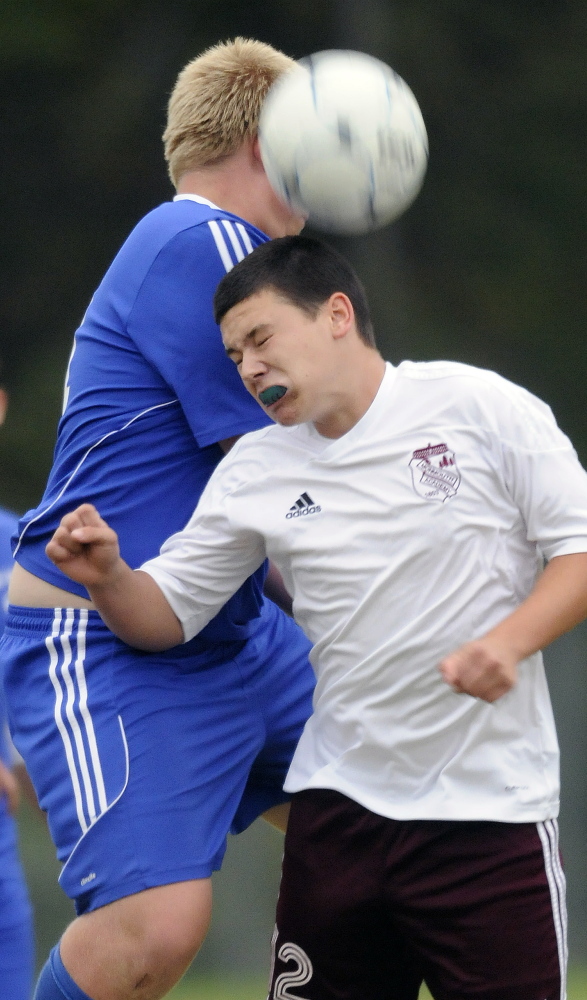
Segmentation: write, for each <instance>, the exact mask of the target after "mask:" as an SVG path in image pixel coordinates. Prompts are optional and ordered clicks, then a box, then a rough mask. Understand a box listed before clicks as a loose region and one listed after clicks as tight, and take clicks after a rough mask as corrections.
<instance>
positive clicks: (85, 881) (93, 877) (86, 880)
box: [80, 872, 96, 885]
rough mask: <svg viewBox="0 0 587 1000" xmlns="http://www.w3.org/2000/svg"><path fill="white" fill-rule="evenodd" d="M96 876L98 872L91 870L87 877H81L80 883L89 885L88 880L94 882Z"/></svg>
mask: <svg viewBox="0 0 587 1000" xmlns="http://www.w3.org/2000/svg"><path fill="white" fill-rule="evenodd" d="M95 878H96V872H90V874H89V875H86V877H85V878H82V879H80V885H87V884H88V882H93V881H94V879H95Z"/></svg>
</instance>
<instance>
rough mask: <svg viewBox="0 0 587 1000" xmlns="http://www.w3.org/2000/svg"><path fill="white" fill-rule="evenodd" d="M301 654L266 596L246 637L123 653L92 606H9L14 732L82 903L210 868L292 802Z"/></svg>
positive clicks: (298, 639) (306, 700) (68, 883)
mask: <svg viewBox="0 0 587 1000" xmlns="http://www.w3.org/2000/svg"><path fill="white" fill-rule="evenodd" d="M309 649H310V644H309V642H308V640H307V639H306V637H305V636H304V635H303V633H302V632H301V630H300V629H299V628H298V626H297V625H295V623H294V622H293V621H292V620H291V619H290V618H288V617H287V615H285V614H284V613H283V612H281V611H280V610H279V609H278V608H276V607H275V605H273V604H271V603H270V602H266V606H265V609H264V611H263V614H262V616H261V618H260V619H259V620H258V623H256V627H255V630H254V632H253V634H252V635H251V637H250V638H249V639H247V640H246V641H245V642H230V643H217V644H214V645H210V644H209V643H207V644H206V643H204V642H202V641H201V640H200V641H198V637H197V636H196V638H195V639H193V640H192V641H191V642H190V643H186V644H185V645H184V646H176V647H175V648H174V649H172V650H168V651H167V652H164V653H142V652H140V651H138V650H134V649H130V648H129V647H128V646H126V645H125V644H124V643H122V642H120V641H119V640H118V639H117V638H116V637H115V636H113V635H112V633H111V632H110V631H109V630H108V629H107V628H106V627H105V625H104V624H103V622H102V620H101V619H100V616H99V615H98V613H97V612H96V611H86V610H80V609H55V610H54V609H52V608H47V609H45V608H10V609H9V615H8V621H7V624H6V629H5V633H4V637H3V639H2V643H1V653H0V656H1V658H2V661H3V662H4V665H5V685H6V699H7V707H8V717H9V723H10V728H11V730H12V735H13V740H14V743H15V745H16V747H17V749H18V750H19V751H20V753H21V754H22V756H23V757H24V760H25V763H26V765H27V769H28V772H29V774H30V776H31V779H32V781H33V784H34V786H35V789H36V792H37V795H38V798H39V802H40V805H41V807H42V808H43V809H45V810H46V811H47V814H48V821H49V828H50V831H51V836H52V837H53V841H54V843H55V846H56V848H57V855H58V857H59V859H60V860H61V861H62V862H63V863H64V867H63V870H62V873H61V876H60V879H59V881H60V884H61V886H62V888H63V889H64V891H65V892H66V893H67V895H68V896H70V897H71V898H72V899H73V900H74V902H75V905H76V909H77V912H78V913H84V912H86V911H89V910H93V909H96V908H97V907H99V906H104V905H105V904H106V903H110V902H112V901H113V900H116V899H120V898H121V897H123V896H128V895H131V894H132V893H136V892H140V891H141V890H143V889H148V888H151V887H153V886H157V885H166V884H170V883H172V882H181V881H185V880H188V879H197V878H206V877H208V876H209V875H210V874H211V873H212V871H214V870H215V869H218V868H219V867H220V865H221V863H222V858H223V856H224V852H225V850H226V835H227V833H228V832H229V831H230V832H233V833H238V832H240V831H241V830H244V829H245V828H246V827H247V826H248V825H249V824H250V823H251V822H252V821H253V820H254V819H255V818H256V817H257V816H258V815H259V814H260V813H262V812H264V811H265V810H266V809H268V808H269V807H270V806H272V805H275V804H277V803H279V802H283V801H286V800H287V799H288V796H287V795H286V794H285V793H284V792H283V790H282V788H283V781H284V778H285V774H286V772H287V769H288V767H289V763H290V760H291V757H292V755H293V752H294V749H295V747H296V744H297V741H298V739H299V737H300V734H301V732H302V729H303V727H304V723H305V721H306V719H307V718H308V716H309V714H310V712H311V698H312V692H313V687H314V675H313V672H312V668H311V666H310V664H309V661H308V652H309Z"/></svg>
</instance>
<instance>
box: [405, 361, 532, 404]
mask: <svg viewBox="0 0 587 1000" xmlns="http://www.w3.org/2000/svg"><path fill="white" fill-rule="evenodd" d="M397 374H398V376H399V378H400V379H404V380H406V381H408V382H411V383H417V384H420V385H426V384H427V385H429V386H430V387H431V391H432V392H439V393H450V394H451V395H452V396H453V397H455V398H456V399H462V400H464V401H466V400H467V399H477V400H479V399H495V400H507V401H508V402H509V403H511V405H512V406H514V407H521V408H522V409H523V408H526V407H528V406H531V407H532V408H536V407H537V408H538V409H543V410H545V411H550V408H549V407H548V405H547V404H546V403H544V402H543V401H542V400H541V399H539V398H538V397H537V396H534V395H533V394H532V393H531V392H529V391H528V389H524V388H523V386H521V385H516V384H515V383H514V382H510V381H509V380H508V379H506V378H504V377H503V375H498V373H497V372H494V371H490V370H489V369H486V368H475V367H474V366H473V365H464V364H461V363H459V362H457V361H403V362H402V363H401V364H400V365H399V366H398V368H397ZM423 391H426V390H425V389H424V390H423Z"/></svg>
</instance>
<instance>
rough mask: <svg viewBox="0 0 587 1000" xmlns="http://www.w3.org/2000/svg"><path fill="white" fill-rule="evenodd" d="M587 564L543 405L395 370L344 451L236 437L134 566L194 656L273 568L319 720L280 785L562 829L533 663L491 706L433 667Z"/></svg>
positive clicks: (519, 393)
mask: <svg viewBox="0 0 587 1000" xmlns="http://www.w3.org/2000/svg"><path fill="white" fill-rule="evenodd" d="M586 551H587V474H586V473H585V471H584V470H583V469H582V468H581V466H580V464H579V462H578V459H577V456H576V454H575V452H574V450H573V447H572V445H571V443H570V441H569V440H568V438H567V437H566V436H565V435H564V434H563V433H562V432H561V431H560V430H559V428H558V427H557V425H556V423H555V420H554V418H553V416H552V413H551V411H550V409H549V408H548V406H546V404H544V403H542V402H541V401H540V400H538V399H536V397H534V396H532V395H531V394H530V393H529V392H527V391H526V390H524V389H522V388H519V387H518V386H514V385H512V384H511V383H509V382H507V381H506V380H505V379H502V378H500V377H499V376H498V375H495V374H494V373H492V372H486V371H481V370H479V369H475V368H471V367H468V366H465V365H459V364H453V363H449V362H435V363H429V364H414V363H411V362H404V363H403V364H401V365H400V366H399V367H398V368H393V367H392V366H391V365H388V366H387V368H386V373H385V377H384V379H383V382H382V384H381V387H380V389H379V392H378V394H377V396H376V397H375V399H374V401H373V403H372V405H371V406H370V408H369V410H368V411H367V412H366V413H365V415H364V416H363V417H362V419H361V420H360V421H359V422H358V423H357V424H356V425H355V426H354V427H353V428H352V429H351V430H350V431H349V432H348V433H347V434H345V435H344V436H343V437H341V438H339V439H337V440H329V439H326V438H323V437H321V436H320V435H319V434H318V433H317V432H316V430H315V429H314V427H313V426H312V425H310V424H303V425H300V426H297V427H290V428H283V427H280V426H271V427H268V428H264V429H263V430H260V431H256V432H254V433H252V434H248V435H246V436H244V437H243V438H242V439H241V440H240V441H239V442H238V444H237V445H236V446H235V447H234V448H233V450H232V451H231V452H230V453H229V455H227V457H226V458H224V459H223V461H222V462H221V464H220V465H219V466H218V468H217V470H216V471H215V472H214V474H213V476H212V478H211V480H210V482H209V484H208V486H207V488H206V490H205V492H204V494H203V496H202V499H201V501H200V504H199V505H198V508H197V510H196V512H195V513H194V516H193V517H192V519H191V520H190V522H189V523H188V525H187V527H186V529H185V530H184V531H183V532H181V533H179V534H177V535H175V536H173V537H172V538H171V539H170V540H169V541H168V542H167V543H166V544H165V545H164V547H163V549H162V551H161V555H160V556H159V557H158V558H156V559H154V560H151V561H150V562H149V563H146V564H145V565H144V566H143V567H142V568H143V569H145V570H146V571H147V572H148V573H150V574H151V575H152V576H153V578H154V579H155V580H156V582H157V583H158V584H159V586H160V587H161V589H162V591H163V592H164V594H165V596H166V597H167V599H168V601H169V603H170V604H171V606H172V608H173V609H174V611H175V613H176V614H177V616H178V618H179V619H180V621H181V623H182V625H183V628H184V632H185V637H186V639H189V638H190V637H191V636H193V635H194V634H195V633H197V632H198V631H199V630H200V629H201V628H202V627H203V626H204V625H205V623H206V622H207V621H208V620H209V619H210V618H211V617H212V616H213V615H214V614H215V613H216V612H217V610H218V608H219V607H221V605H222V604H223V603H224V601H225V600H226V599H227V598H228V597H229V595H230V594H232V593H233V591H234V590H235V589H236V588H237V587H238V586H239V584H240V583H241V582H242V581H243V580H244V579H246V577H248V576H249V575H250V574H251V573H252V572H253V570H254V569H255V568H256V567H257V566H258V565H259V564H260V563H261V561H262V560H263V559H264V558H265V556H269V558H270V559H272V560H273V561H274V562H275V564H276V565H277V566H278V568H279V569H280V570H281V573H282V574H283V578H284V581H285V584H286V586H287V588H288V590H289V591H290V593H291V594H292V596H293V599H294V613H295V618H296V620H297V621H298V622H299V623H300V625H301V626H302V627H303V629H304V630H305V632H306V633H307V635H308V636H309V638H310V639H311V641H312V642H313V643H314V649H313V653H312V662H313V665H314V668H315V671H316V674H317V687H316V693H315V699H314V713H313V715H312V717H311V718H310V720H309V721H308V723H307V725H306V728H305V731H304V733H303V735H302V738H301V740H300V743H299V746H298V749H297V752H296V754H295V757H294V760H293V762H292V765H291V768H290V771H289V775H288V778H287V782H286V785H285V787H286V789H287V790H288V791H289V792H295V791H299V790H300V789H304V788H332V789H336V790H338V791H340V792H342V793H343V794H345V795H347V796H349V797H351V798H352V799H355V800H356V801H357V802H359V803H360V804H361V805H363V806H365V807H366V808H368V809H370V810H372V811H373V812H376V813H379V814H380V815H383V816H388V817H391V818H394V819H461V820H465V819H469V820H473V819H484V820H498V821H504V822H538V821H541V820H545V819H549V818H552V817H554V816H556V814H557V811H558V791H559V777H558V746H557V739H556V732H555V726H554V721H553V716H552V710H551V705H550V699H549V695H548V690H547V685H546V680H545V676H544V670H543V665H542V658H541V655H540V654H536V655H534V656H532V657H530V658H529V659H527V660H525V661H524V662H522V663H521V664H520V665H519V680H518V683H517V684H516V686H515V687H514V688H513V690H511V691H510V692H509V693H508V694H506V695H504V696H503V697H502V698H500V699H499V700H498V701H497V702H495V703H493V704H488V703H487V702H485V701H482V700H479V699H476V698H472V697H470V696H468V695H462V694H456V693H454V692H453V691H452V689H451V688H450V687H449V686H448V685H447V684H446V683H445V682H444V681H443V680H442V677H441V675H440V673H439V671H438V664H439V662H440V660H441V659H442V658H443V657H444V656H445V655H447V654H448V653H450V652H452V651H453V650H455V649H456V648H458V647H459V646H460V645H462V644H463V643H465V642H467V641H469V640H470V639H473V638H475V637H479V636H481V635H483V634H484V633H485V632H487V630H488V629H490V628H492V627H493V626H495V625H496V624H497V623H498V622H500V621H501V620H502V619H503V618H505V617H506V616H507V615H508V614H510V613H511V612H512V611H513V610H514V609H515V608H516V607H517V606H518V605H519V604H520V603H521V601H523V600H524V599H525V598H526V597H527V595H528V594H529V593H530V591H531V590H532V588H533V586H534V584H535V581H536V578H537V575H538V573H539V572H540V571H541V569H542V567H543V564H544V560H549V559H551V558H552V557H553V556H558V555H565V554H569V553H575V552H586Z"/></svg>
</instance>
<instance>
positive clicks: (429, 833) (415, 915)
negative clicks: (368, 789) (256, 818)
mask: <svg viewBox="0 0 587 1000" xmlns="http://www.w3.org/2000/svg"><path fill="white" fill-rule="evenodd" d="M565 963H566V913H565V879H564V875H563V872H562V868H561V862H560V855H559V850H558V829H557V824H556V822H555V821H554V820H548V821H546V822H544V823H492V822H469V821H467V822H465V821H457V822H454V821H446V822H445V821H440V820H410V821H398V820H392V819H385V818H384V817H382V816H378V815H376V814H375V813H372V812H369V810H367V809H364V808H363V807H362V806H360V805H357V803H356V802H353V801H352V800H351V799H348V798H346V797H345V796H344V795H340V794H339V793H338V792H334V791H329V790H324V789H314V790H311V791H305V792H299V793H298V794H297V795H295V796H294V798H293V803H292V810H291V815H290V820H289V826H288V831H287V835H286V840H285V854H284V861H283V877H282V883H281V889H280V894H279V902H278V906H277V927H276V931H275V935H274V941H273V965H272V971H271V988H270V992H269V998H270V1000H302V998H303V1000H417V997H418V992H419V988H420V985H421V983H422V982H424V981H425V982H426V983H427V985H428V987H429V989H430V992H431V993H432V995H433V996H434V997H435V998H436V1000H477V998H478V1000H564V997H565Z"/></svg>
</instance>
